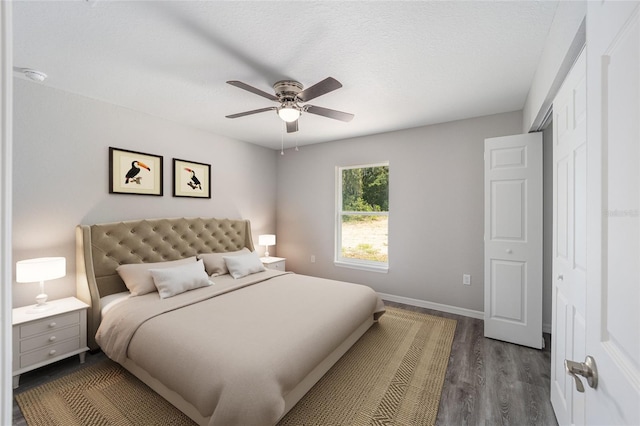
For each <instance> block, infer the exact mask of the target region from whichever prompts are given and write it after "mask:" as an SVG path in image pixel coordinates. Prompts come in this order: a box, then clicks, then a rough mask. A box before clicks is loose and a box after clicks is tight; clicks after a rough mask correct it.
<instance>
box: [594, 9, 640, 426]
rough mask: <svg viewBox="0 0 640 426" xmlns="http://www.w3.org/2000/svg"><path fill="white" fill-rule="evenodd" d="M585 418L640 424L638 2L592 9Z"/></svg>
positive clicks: (606, 421)
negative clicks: (592, 375)
mask: <svg viewBox="0 0 640 426" xmlns="http://www.w3.org/2000/svg"><path fill="white" fill-rule="evenodd" d="M587 46H588V51H589V55H588V61H587V70H588V73H587V75H588V86H587V88H588V93H587V116H588V120H587V122H588V126H587V134H588V137H589V145H588V148H587V150H588V151H587V168H588V174H587V189H588V192H587V194H588V197H587V203H588V204H587V206H588V209H587V266H588V268H587V272H588V273H587V290H588V292H587V307H588V312H589V316H588V317H587V352H588V353H589V354H590V355H592V356H593V357H594V358H595V360H596V363H597V367H598V372H599V379H598V386H597V387H596V388H595V389H592V388H587V390H586V392H585V395H586V398H587V405H586V406H587V409H586V410H587V422H588V423H590V424H623V425H637V424H640V336H639V334H640V333H638V329H639V327H640V271H639V266H638V265H639V264H640V176H639V174H638V169H639V168H640V148H639V145H640V124H639V123H640V6H639V4H638V2H589V3H588V8H587Z"/></svg>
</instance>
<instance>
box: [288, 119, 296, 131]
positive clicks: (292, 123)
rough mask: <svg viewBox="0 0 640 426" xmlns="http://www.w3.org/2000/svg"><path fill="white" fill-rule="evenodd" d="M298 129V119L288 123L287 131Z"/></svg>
mask: <svg viewBox="0 0 640 426" xmlns="http://www.w3.org/2000/svg"><path fill="white" fill-rule="evenodd" d="M297 131H298V120H296V121H292V122H288V123H287V133H293V132H297Z"/></svg>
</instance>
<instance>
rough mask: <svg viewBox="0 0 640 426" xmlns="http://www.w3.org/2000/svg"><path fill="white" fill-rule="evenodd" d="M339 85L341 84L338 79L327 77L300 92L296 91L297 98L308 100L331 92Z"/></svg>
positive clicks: (339, 86) (303, 100)
mask: <svg viewBox="0 0 640 426" xmlns="http://www.w3.org/2000/svg"><path fill="white" fill-rule="evenodd" d="M341 87H342V84H340V82H339V81H338V80H336V79H335V78H333V77H327V78H325V79H324V80H322V81H321V82H319V83H316V84H314V85H313V86H311V87H307V88H306V89H304V90H303V91H302V92H300V93H298V99H300V100H301V101H302V102H309V101H310V100H311V99H315V98H317V97H318V96H322V95H324V94H327V93H329V92H333V91H334V90H336V89H339V88H341Z"/></svg>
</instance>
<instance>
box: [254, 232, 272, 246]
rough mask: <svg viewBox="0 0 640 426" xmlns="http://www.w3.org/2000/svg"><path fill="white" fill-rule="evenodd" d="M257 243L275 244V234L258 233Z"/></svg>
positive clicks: (264, 244)
mask: <svg viewBox="0 0 640 426" xmlns="http://www.w3.org/2000/svg"><path fill="white" fill-rule="evenodd" d="M258 245H259V246H275V245H276V236H275V235H273V234H263V235H258Z"/></svg>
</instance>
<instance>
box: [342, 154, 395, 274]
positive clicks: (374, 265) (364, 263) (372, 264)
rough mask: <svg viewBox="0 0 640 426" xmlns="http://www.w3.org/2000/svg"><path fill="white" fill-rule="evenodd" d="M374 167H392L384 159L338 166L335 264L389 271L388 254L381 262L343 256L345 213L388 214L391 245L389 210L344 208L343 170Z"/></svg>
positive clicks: (383, 271)
mask: <svg viewBox="0 0 640 426" xmlns="http://www.w3.org/2000/svg"><path fill="white" fill-rule="evenodd" d="M373 167H390V166H389V161H382V162H378V163H367V164H358V165H353V166H336V191H335V194H336V200H335V202H336V205H335V240H334V260H333V263H334V265H335V266H340V267H345V268H352V269H360V270H365V271H372V272H381V273H387V272H388V271H389V257H388V255H387V261H386V262H379V261H374V260H363V259H353V258H347V257H342V217H343V216H345V215H354V216H355V215H358V216H387V248H388V247H389V221H388V218H389V210H390V209H387V211H386V212H357V211H347V212H345V211H344V210H342V207H343V200H342V171H343V170H348V169H368V168H373ZM387 201H389V193H387Z"/></svg>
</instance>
